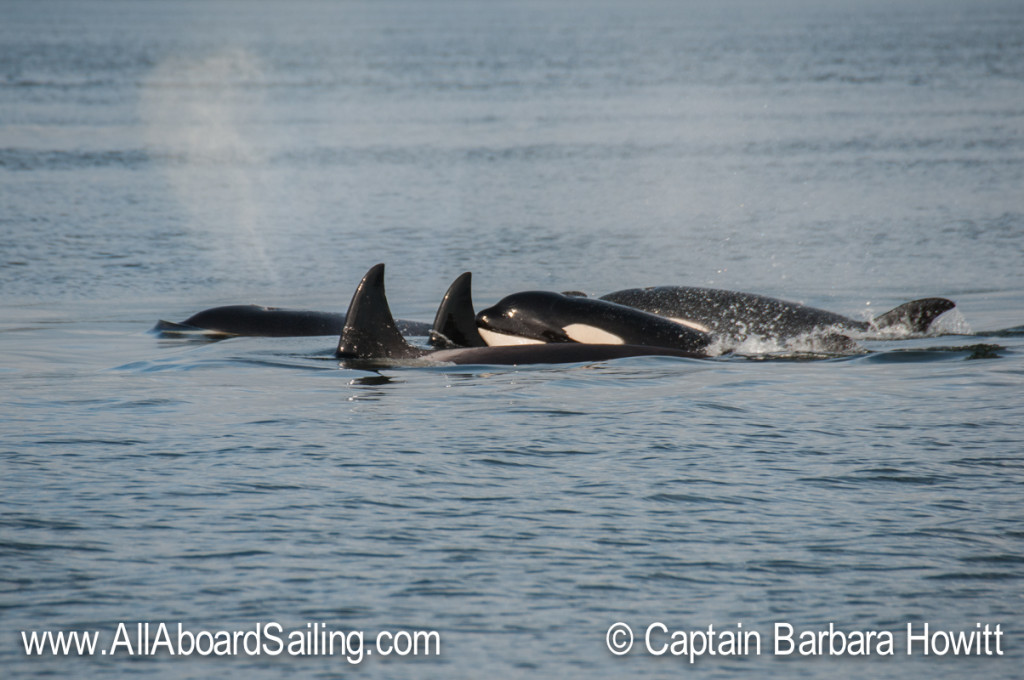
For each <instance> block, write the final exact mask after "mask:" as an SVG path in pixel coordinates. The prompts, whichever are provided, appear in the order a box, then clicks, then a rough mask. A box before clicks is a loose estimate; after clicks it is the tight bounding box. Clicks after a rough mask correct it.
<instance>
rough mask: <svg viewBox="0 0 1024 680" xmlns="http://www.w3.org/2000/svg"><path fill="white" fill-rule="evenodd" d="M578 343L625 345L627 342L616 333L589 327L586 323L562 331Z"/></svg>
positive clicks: (572, 324) (567, 327) (569, 326)
mask: <svg viewBox="0 0 1024 680" xmlns="http://www.w3.org/2000/svg"><path fill="white" fill-rule="evenodd" d="M562 330H563V331H564V332H565V334H566V335H568V336H569V337H570V338H571V339H572V340H575V341H576V342H579V343H583V344H585V345H624V344H626V343H625V341H624V340H623V339H622V338H620V337H619V336H617V335H615V334H614V333H609V332H608V331H605V330H601V329H600V328H595V327H594V326H589V325H587V324H585V323H571V324H569V325H568V326H566V327H565V328H563V329H562Z"/></svg>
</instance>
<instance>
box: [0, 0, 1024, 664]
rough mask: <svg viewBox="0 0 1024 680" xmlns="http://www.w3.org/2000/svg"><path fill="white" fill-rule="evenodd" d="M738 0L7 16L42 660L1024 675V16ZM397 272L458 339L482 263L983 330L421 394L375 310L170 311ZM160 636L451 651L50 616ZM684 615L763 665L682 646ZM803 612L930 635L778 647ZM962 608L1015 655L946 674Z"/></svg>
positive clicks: (521, 371) (342, 295)
mask: <svg viewBox="0 0 1024 680" xmlns="http://www.w3.org/2000/svg"><path fill="white" fill-rule="evenodd" d="M704 5H705V3H695V2H694V3H690V2H678V3H671V2H649V1H644V2H635V3H634V2H631V3H612V2H608V3H602V2H582V1H581V2H568V1H566V2H555V3H549V2H543V3H541V2H536V3H534V2H511V1H509V2H494V3H471V2H456V1H441V0H439V1H437V2H402V1H394V2H383V3H370V2H358V1H356V2H344V3H342V2H338V3H334V2H315V1H310V2H297V3H284V2H280V3H278V2H254V3H235V2H204V3H192V2H170V1H162V0H154V1H151V2H145V3H142V2H138V3H135V2H117V1H110V2H103V1H99V0H86V1H83V2H56V1H49V0H43V1H41V2H36V1H32V2H28V1H24V2H18V1H11V2H8V3H5V5H4V12H3V14H4V17H5V18H4V20H3V21H2V22H0V291H2V293H3V296H2V300H0V377H2V380H3V383H2V384H3V387H4V389H3V392H2V396H0V470H2V475H0V609H2V612H3V614H2V616H0V620H2V622H3V623H2V625H0V635H2V637H0V661H2V663H3V665H4V667H5V669H7V670H6V671H5V677H7V675H6V674H7V673H9V674H10V677H17V678H21V677H43V676H61V677H67V676H74V677H96V678H99V677H111V676H133V675H134V676H146V677H165V678H206V677H210V676H212V675H217V674H227V675H229V676H236V675H239V676H240V675H246V676H251V677H267V678H273V677H280V676H282V675H284V674H292V675H298V676H302V677H323V678H328V677H341V676H348V675H354V674H359V675H361V676H364V677H379V678H388V677H396V676H402V677H457V678H477V677H522V678H526V677H530V678H532V677H561V678H588V679H589V678H594V677H622V676H634V677H677V676H679V675H680V674H695V675H697V676H700V677H723V678H726V677H730V678H731V677H737V676H740V675H750V676H752V677H779V678H797V677H806V678H836V677H842V678H846V677H849V678H860V677H869V676H870V677H879V678H906V677H936V678H938V677H942V678H961V677H966V676H975V675H977V676H979V677H987V678H996V679H1002V678H1007V679H1008V678H1015V677H1018V676H1019V668H1020V664H1021V662H1022V660H1024V653H1022V651H1021V650H1022V649H1024V619H1022V617H1021V612H1022V611H1024V598H1022V596H1021V592H1022V581H1024V428H1022V425H1021V423H1024V360H1022V352H1024V267H1022V266H1021V263H1022V262H1024V9H1022V8H1021V6H1020V5H1019V4H1018V3H1015V2H997V1H987V2H981V3H971V4H970V5H969V6H967V5H963V4H962V3H952V2H950V3H942V2H923V1H922V2H911V1H907V2H894V3H881V2H877V3H876V2H871V3H866V4H847V3H842V2H826V3H811V2H798V1H790V2H773V3H752V2H751V3H747V2H739V1H732V2H726V3H720V4H716V5H715V6H714V7H713V8H709V7H705V6H704ZM377 262H386V263H387V267H388V270H387V271H388V295H389V299H390V302H391V306H392V308H393V309H394V311H395V312H396V315H398V316H400V317H403V318H411V319H422V320H428V321H429V320H430V319H431V318H432V317H433V314H434V311H435V309H436V306H437V304H438V301H439V300H440V297H441V295H442V294H443V292H444V290H445V288H446V287H447V285H448V284H449V283H450V282H451V280H452V279H453V278H454V277H455V276H457V275H458V274H459V273H461V272H462V271H466V270H471V271H473V273H474V297H475V299H476V301H477V305H478V308H482V307H483V306H484V305H488V304H491V303H493V302H494V301H496V300H497V299H499V298H500V297H502V296H504V295H505V294H507V293H510V292H514V291H517V290H523V289H530V288H534V289H537V288H540V289H552V290H566V289H578V290H584V291H587V292H590V293H593V294H602V293H606V292H609V291H612V290H617V289H622V288H629V287H636V286H641V285H660V284H679V285H693V286H714V287H721V288H732V289H737V290H747V291H751V292H757V293H762V294H766V295H772V296H776V297H781V298H785V299H789V300H796V301H802V302H805V303H808V304H812V305H814V306H817V307H822V308H826V309H829V310H832V311H835V312H839V313H843V314H846V315H849V316H851V317H854V318H858V319H862V318H868V317H870V316H873V315H877V314H879V313H881V312H884V311H886V310H888V309H890V308H891V307H894V306H896V305H897V304H900V303H902V302H905V301H907V300H910V299H913V298H918V297H925V296H943V297H948V298H950V299H953V300H955V301H956V302H957V309H956V310H954V311H952V312H950V313H949V314H947V315H946V316H945V317H943V318H942V319H941V320H940V322H939V325H938V330H939V333H938V334H936V335H935V336H933V337H924V338H916V339H904V340H898V339H891V340H869V341H864V342H863V343H862V345H863V352H859V353H855V354H852V355H850V356H842V357H833V358H826V359H818V360H808V359H806V358H792V357H790V358H781V359H780V358H777V357H773V356H770V355H758V354H757V352H756V351H755V352H754V353H753V354H754V356H749V355H750V353H749V352H748V353H747V355H746V356H737V355H725V356H722V357H717V358H715V359H711V360H697V359H674V358H665V357H647V358H632V359H624V360H616V361H609V362H603V363H597V364H587V365H579V364H578V365H565V366H539V367H496V366H462V367H453V366H437V367H428V368H393V369H387V370H382V371H380V372H377V373H375V372H369V371H358V370H353V369H348V368H342V367H339V365H338V362H337V361H336V360H335V359H334V358H333V349H334V344H335V342H336V339H335V338H330V337H313V338H274V339H270V338H233V339H229V340H224V341H220V342H202V341H195V340H184V339H167V338H159V337H157V336H156V335H153V334H151V333H150V332H149V329H150V328H151V327H152V326H153V324H154V323H155V322H156V321H157V319H168V320H172V321H181V320H183V319H185V318H186V317H188V316H189V315H191V314H192V313H194V312H197V311H199V310H201V309H204V308H206V307H212V306H215V305H221V304H235V303H250V302H254V303H260V304H270V305H281V306H290V307H302V308H310V309H321V310H330V311H343V310H344V308H345V306H346V305H347V303H348V300H349V297H350V295H351V293H352V291H353V289H354V287H355V285H356V283H357V282H358V281H359V278H360V277H361V276H362V274H363V273H364V272H365V271H366V270H367V268H369V267H370V266H371V265H373V264H375V263H377ZM139 622H150V623H151V624H152V628H153V629H154V631H155V629H156V628H157V626H158V625H159V624H160V623H161V622H163V623H166V624H167V626H168V627H170V628H171V630H173V631H174V635H177V625H178V623H179V622H180V623H181V624H182V625H183V627H184V629H186V630H190V631H194V632H198V631H211V632H216V631H251V630H253V629H254V628H255V627H256V626H257V625H258V624H261V625H265V624H268V623H270V622H277V623H279V624H280V625H281V626H282V629H283V630H284V631H285V635H287V633H288V632H290V631H305V630H307V624H309V625H312V624H313V623H317V624H322V625H325V626H326V627H328V628H329V629H331V630H336V631H352V630H361V631H365V632H366V638H367V641H368V642H367V644H368V645H369V644H370V642H371V641H372V637H373V636H375V635H376V633H377V632H378V631H382V630H387V631H399V630H408V631H414V630H425V631H432V630H433V631H438V633H439V635H440V639H441V653H440V655H438V656H431V657H418V658H413V657H407V658H398V657H396V656H394V655H392V656H390V657H387V658H380V655H379V654H378V655H376V656H374V655H370V656H365V657H362V658H361V663H360V664H359V665H358V667H357V666H356V665H355V664H353V663H350V660H352V661H355V660H357V659H347V658H346V657H345V655H344V654H336V655H335V656H325V655H313V654H306V655H289V654H281V655H276V656H275V655H270V654H261V655H246V654H237V655H233V656H230V657H229V658H213V657H212V655H211V656H202V655H199V654H196V653H193V654H191V655H182V656H173V657H172V656H170V655H168V654H167V653H166V650H165V651H162V652H160V653H158V654H156V655H153V656H142V655H138V656H135V657H133V658H130V657H129V654H128V653H127V652H126V650H125V648H124V647H122V648H121V649H120V650H119V651H120V653H116V654H113V655H110V654H100V653H99V652H97V653H96V655H94V656H91V657H89V656H80V655H78V654H71V655H69V656H64V655H56V656H54V655H52V654H45V655H43V656H29V655H27V654H26V653H25V649H24V645H23V643H22V632H23V631H24V632H31V631H53V632H57V631H64V632H69V631H94V630H95V631H100V632H101V638H100V639H101V647H102V648H104V649H109V647H110V645H111V642H112V641H113V640H114V639H115V633H116V631H117V629H118V624H120V623H125V624H126V626H127V628H128V629H130V630H131V634H132V640H133V641H134V640H135V638H134V634H135V630H136V624H137V623H139ZM615 622H624V623H626V624H628V626H629V627H630V628H631V629H632V630H633V632H634V633H635V636H636V642H635V645H634V647H633V650H632V651H631V652H630V653H629V654H628V655H626V656H624V657H618V656H615V655H613V654H612V653H611V652H610V651H609V649H608V647H607V645H606V633H607V631H608V629H609V626H611V625H612V624H613V623H615ZM653 622H662V623H664V624H665V627H666V629H667V630H668V631H674V630H683V631H694V630H704V631H706V630H707V629H708V626H714V627H715V628H716V629H717V630H719V631H724V630H731V631H736V630H737V629H738V627H737V626H738V624H742V628H743V629H744V630H752V631H756V632H758V633H760V635H761V638H762V640H763V643H762V644H763V648H762V650H761V652H762V653H761V654H760V655H756V654H753V653H748V654H742V655H716V656H709V655H705V656H703V657H702V658H699V659H697V661H696V664H695V665H694V666H693V667H691V666H690V662H689V660H688V658H686V657H685V656H684V657H683V658H671V655H670V654H666V655H665V656H664V657H661V658H654V657H653V656H652V655H651V654H650V653H648V652H647V650H646V649H645V646H644V640H643V637H644V631H645V629H646V628H647V626H648V624H651V623H653ZM778 622H788V623H791V624H792V625H793V626H794V628H795V629H796V630H797V631H798V632H799V631H804V630H808V631H818V630H825V631H827V630H828V629H829V624H830V623H832V624H834V627H835V629H837V630H842V631H845V632H850V631H891V632H892V633H893V634H894V638H895V650H894V653H893V654H892V655H891V656H889V655H885V654H884V653H875V654H872V655H870V656H868V657H866V658H864V657H858V656H851V655H849V654H846V655H843V656H830V655H829V654H828V650H827V648H826V649H825V650H824V652H822V653H820V654H818V655H807V656H803V655H800V654H796V653H795V654H792V655H790V656H781V655H776V654H774V653H773V648H772V643H773V631H774V628H773V626H774V624H775V623H778ZM925 623H927V624H929V626H930V628H931V630H932V631H933V632H934V631H935V630H948V631H967V632H968V633H969V632H971V631H976V630H980V629H979V628H978V626H979V624H980V626H985V625H989V626H990V627H991V628H992V629H994V628H995V626H996V625H999V626H1000V630H1001V631H1002V632H1003V637H1002V638H1001V643H1002V646H1001V650H1000V651H1002V652H1003V654H1002V656H996V655H991V656H989V655H985V654H974V655H970V656H967V657H959V658H954V657H953V656H952V655H951V654H946V655H936V654H932V655H929V656H924V655H923V654H922V653H920V651H918V650H915V653H914V654H913V655H910V656H908V655H907V653H906V629H907V625H908V624H911V625H912V626H915V627H916V628H915V630H917V631H920V630H921V628H922V627H923V625H924V624H925ZM155 636H156V633H155V632H151V633H150V636H149V637H150V639H155ZM667 641H668V634H666V635H664V636H662V638H661V642H662V643H663V642H667Z"/></svg>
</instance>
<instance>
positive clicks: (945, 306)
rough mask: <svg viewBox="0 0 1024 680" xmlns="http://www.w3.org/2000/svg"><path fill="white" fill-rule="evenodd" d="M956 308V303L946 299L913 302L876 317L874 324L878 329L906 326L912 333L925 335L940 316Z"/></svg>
mask: <svg viewBox="0 0 1024 680" xmlns="http://www.w3.org/2000/svg"><path fill="white" fill-rule="evenodd" d="M954 307H956V303H955V302H953V301H952V300H947V299H946V298H923V299H921V300H912V301H910V302H905V303H903V304H902V305H900V306H899V307H896V308H895V309H890V310H889V311H888V312H886V313H885V314H882V315H881V316H878V317H876V318H875V320H874V324H875V327H876V328H891V327H893V326H905V327H906V328H907V329H908V330H909V331H911V332H912V333H924V332H926V331H927V330H928V327H929V326H931V325H932V321H935V319H936V318H937V317H938V316H939V315H940V314H942V313H943V312H948V311H949V310H951V309H953V308H954Z"/></svg>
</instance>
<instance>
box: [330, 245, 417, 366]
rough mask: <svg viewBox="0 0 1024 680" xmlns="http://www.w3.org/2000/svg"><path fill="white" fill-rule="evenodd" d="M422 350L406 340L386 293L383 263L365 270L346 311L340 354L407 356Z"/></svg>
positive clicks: (368, 357)
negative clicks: (396, 321)
mask: <svg viewBox="0 0 1024 680" xmlns="http://www.w3.org/2000/svg"><path fill="white" fill-rule="evenodd" d="M422 354H423V352H422V351H421V350H418V349H416V348H415V347H413V346H412V345H410V344H409V343H407V342H406V341H405V338H403V337H402V334H401V332H399V330H398V326H397V325H396V324H395V318H394V317H393V316H392V315H391V308H390V307H389V306H388V299H387V296H386V295H385V293H384V265H383V264H378V265H374V266H373V267H371V268H370V271H368V272H366V276H364V277H363V280H362V281H360V282H359V286H358V287H356V292H355V294H353V295H352V302H350V303H349V305H348V313H347V314H346V315H345V327H344V328H343V329H342V331H341V337H340V338H339V339H338V350H337V355H338V356H339V357H345V358H355V359H407V358H413V357H418V356H421V355H422Z"/></svg>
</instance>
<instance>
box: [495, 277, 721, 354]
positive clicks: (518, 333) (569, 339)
mask: <svg viewBox="0 0 1024 680" xmlns="http://www.w3.org/2000/svg"><path fill="white" fill-rule="evenodd" d="M476 325H477V327H478V329H479V331H480V335H481V336H482V337H483V339H484V341H486V342H487V344H488V345H491V346H496V345H497V346H500V345H513V344H539V343H580V344H606V345H653V346H657V347H671V348H674V349H677V350H681V351H685V352H695V353H703V354H707V348H708V345H709V344H710V343H711V341H712V337H711V335H710V334H709V333H708V332H707V331H706V330H704V329H696V328H693V327H690V326H688V325H685V324H678V323H676V322H674V321H672V320H670V319H666V318H664V317H662V316H658V315H657V314H651V313H649V312H645V311H642V310H639V309H636V308H634V307H629V306H626V305H621V304H617V303H615V302H611V301H607V300H597V299H592V298H586V297H581V296H577V295H566V294H563V293H555V292H551V291H526V292H522V293H514V294H512V295H509V296H507V297H505V298H504V299H502V300H501V301H500V302H498V303H497V304H496V305H494V306H493V307H489V308H487V309H484V310H482V311H481V312H480V313H479V314H477V315H476Z"/></svg>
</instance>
